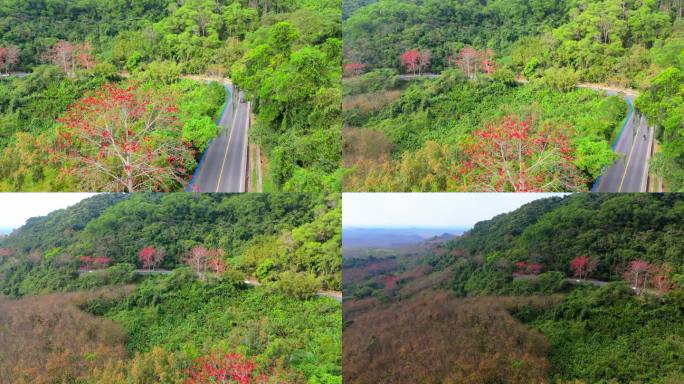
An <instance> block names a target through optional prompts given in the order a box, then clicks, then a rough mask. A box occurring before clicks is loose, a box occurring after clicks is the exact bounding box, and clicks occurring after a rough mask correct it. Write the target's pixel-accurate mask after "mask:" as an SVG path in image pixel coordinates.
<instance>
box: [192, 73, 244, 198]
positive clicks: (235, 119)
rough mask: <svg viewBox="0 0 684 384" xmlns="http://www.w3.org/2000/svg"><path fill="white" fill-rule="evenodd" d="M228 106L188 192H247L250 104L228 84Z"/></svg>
mask: <svg viewBox="0 0 684 384" xmlns="http://www.w3.org/2000/svg"><path fill="white" fill-rule="evenodd" d="M225 87H226V91H227V93H228V103H227V105H226V108H225V110H224V111H223V114H222V115H221V119H220V120H219V127H220V128H219V129H220V131H219V135H218V136H217V137H216V139H214V140H213V141H212V142H211V143H210V144H209V146H208V147H207V149H206V151H205V153H204V155H203V156H202V160H201V161H200V164H199V165H198V168H197V170H196V171H195V175H194V176H193V180H192V181H191V183H190V186H189V187H188V189H189V190H190V191H193V192H214V193H242V192H245V191H246V182H245V180H246V177H247V174H246V173H247V171H246V169H247V150H248V149H247V147H248V143H249V139H248V136H247V134H248V130H249V118H250V105H249V103H247V102H242V101H241V100H244V97H245V96H244V94H243V93H242V92H240V94H239V95H235V94H234V93H235V92H234V90H233V87H232V85H230V84H226V85H225Z"/></svg>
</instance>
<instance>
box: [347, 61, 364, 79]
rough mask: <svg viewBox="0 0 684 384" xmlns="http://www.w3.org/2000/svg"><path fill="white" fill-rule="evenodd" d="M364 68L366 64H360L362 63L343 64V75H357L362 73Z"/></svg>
mask: <svg viewBox="0 0 684 384" xmlns="http://www.w3.org/2000/svg"><path fill="white" fill-rule="evenodd" d="M364 69H366V65H365V64H362V63H348V64H345V65H344V67H343V70H344V76H345V77H351V76H358V75H360V74H362V73H363V71H364Z"/></svg>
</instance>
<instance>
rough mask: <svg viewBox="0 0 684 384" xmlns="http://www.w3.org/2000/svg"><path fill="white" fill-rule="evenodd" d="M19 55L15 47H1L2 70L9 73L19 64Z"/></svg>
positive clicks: (0, 63)
mask: <svg viewBox="0 0 684 384" xmlns="http://www.w3.org/2000/svg"><path fill="white" fill-rule="evenodd" d="M19 53H20V51H19V48H17V47H15V46H9V47H0V70H4V72H5V73H9V71H10V70H11V69H13V68H14V67H15V66H16V65H17V64H18V63H19Z"/></svg>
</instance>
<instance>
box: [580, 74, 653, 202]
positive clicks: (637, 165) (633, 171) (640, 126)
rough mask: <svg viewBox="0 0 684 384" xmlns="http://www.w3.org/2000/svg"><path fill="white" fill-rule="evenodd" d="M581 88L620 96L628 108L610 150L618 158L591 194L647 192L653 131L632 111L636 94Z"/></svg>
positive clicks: (606, 89) (605, 89) (604, 173)
mask: <svg viewBox="0 0 684 384" xmlns="http://www.w3.org/2000/svg"><path fill="white" fill-rule="evenodd" d="M581 87H583V88H588V89H593V90H597V91H603V92H605V93H606V94H607V95H611V96H614V95H619V96H622V97H623V98H624V99H625V101H626V102H627V104H628V105H629V112H628V113H627V118H626V119H625V123H624V124H623V126H622V129H621V130H620V134H619V136H618V138H617V140H616V141H615V143H614V144H613V151H614V152H615V153H616V154H617V155H618V159H617V160H616V161H615V163H613V165H612V166H610V167H608V168H607V169H606V170H605V171H604V172H603V174H602V175H601V176H599V178H598V179H597V180H596V182H595V183H594V186H593V188H592V189H591V191H592V192H646V191H647V189H648V162H649V160H650V158H651V148H652V147H653V140H654V130H653V128H651V127H649V126H648V122H647V120H646V118H645V117H644V116H642V115H641V114H639V112H638V111H636V110H635V108H634V99H635V98H636V94H634V93H625V92H619V91H616V90H614V89H611V88H607V87H600V86H593V85H587V86H581Z"/></svg>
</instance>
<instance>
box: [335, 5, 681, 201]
mask: <svg viewBox="0 0 684 384" xmlns="http://www.w3.org/2000/svg"><path fill="white" fill-rule="evenodd" d="M683 13H684V4H682V3H681V2H679V1H668V0H645V1H642V0H626V1H623V0H564V1H555V0H554V1H551V0H548V1H547V0H538V1H522V0H519V1H518V0H513V1H509V0H500V1H498V0H491V1H456V0H453V1H451V0H450V1H437V0H402V1H389V0H380V1H354V2H351V1H350V2H348V3H346V6H345V9H344V17H345V20H344V23H345V24H344V25H345V27H344V40H345V47H346V48H345V57H344V62H345V64H344V66H343V68H344V74H345V79H344V82H343V84H344V85H343V87H344V91H343V92H344V102H343V110H344V114H345V129H344V138H343V141H344V143H343V144H344V155H345V158H344V162H345V167H346V168H347V169H349V174H348V175H346V176H347V177H346V178H345V187H346V188H347V189H349V190H355V191H389V190H401V191H440V190H442V191H443V190H448V191H587V190H589V189H591V187H592V185H593V184H594V181H595V180H596V179H597V177H598V176H599V175H600V174H601V172H602V170H603V169H605V168H606V167H607V166H609V165H611V164H612V163H613V162H614V161H615V160H616V157H617V156H615V155H614V154H613V153H612V148H611V145H612V144H613V143H614V142H615V140H616V138H617V137H618V134H619V132H620V129H621V126H622V122H623V120H624V118H625V116H626V115H627V109H628V107H627V105H626V103H625V102H624V101H623V100H622V97H608V96H607V95H605V94H604V93H603V92H601V91H600V89H610V90H623V91H627V92H630V93H634V94H639V96H638V97H637V98H636V101H635V106H636V108H637V110H638V111H639V112H640V113H642V114H644V116H645V117H647V119H648V122H649V124H650V125H653V126H655V128H656V132H655V134H656V139H657V141H658V148H657V151H656V153H655V154H654V156H653V158H651V160H650V172H651V173H652V174H654V175H656V176H658V177H661V178H663V179H664V185H665V188H666V189H667V190H670V191H679V190H681V189H682V187H683V186H684V183H683V182H682V180H683V179H682V176H681V174H682V169H684V162H682V155H681V154H682V153H683V151H684V146H682V145H681V143H680V138H679V137H680V136H681V135H680V134H679V133H678V132H679V130H681V129H682V126H681V122H682V121H684V119H683V118H682V93H681V86H682V76H681V75H680V72H681V70H682V69H684V56H682V55H683V54H684V21H683V18H682V15H683ZM438 75H439V77H438V78H437V79H433V78H434V77H436V76H438ZM578 84H585V85H587V86H589V85H591V87H593V88H594V89H599V91H596V90H587V89H578V88H576V86H577V85H578ZM492 149H496V150H495V151H493V150H492ZM512 158H516V159H520V160H521V161H512V160H511V159H512Z"/></svg>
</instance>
